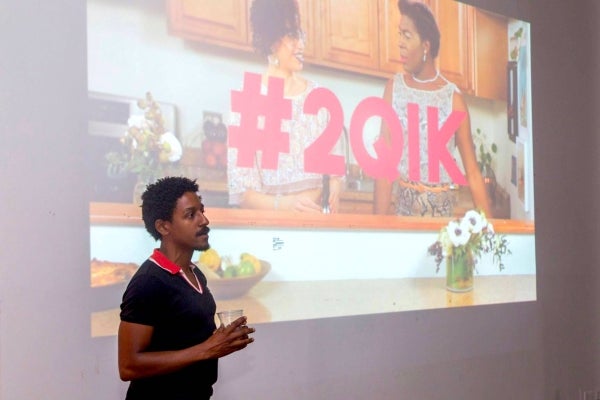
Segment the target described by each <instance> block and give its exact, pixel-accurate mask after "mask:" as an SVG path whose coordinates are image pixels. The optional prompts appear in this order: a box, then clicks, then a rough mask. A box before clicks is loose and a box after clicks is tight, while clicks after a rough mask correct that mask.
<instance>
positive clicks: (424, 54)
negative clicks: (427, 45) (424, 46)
mask: <svg viewBox="0 0 600 400" xmlns="http://www.w3.org/2000/svg"><path fill="white" fill-rule="evenodd" d="M425 61H427V51H424V52H423V62H425Z"/></svg>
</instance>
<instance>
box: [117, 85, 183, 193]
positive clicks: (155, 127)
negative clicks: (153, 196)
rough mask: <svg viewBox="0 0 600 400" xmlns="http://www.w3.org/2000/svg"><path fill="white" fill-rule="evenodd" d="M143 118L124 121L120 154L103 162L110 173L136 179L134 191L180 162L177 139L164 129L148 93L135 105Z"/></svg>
mask: <svg viewBox="0 0 600 400" xmlns="http://www.w3.org/2000/svg"><path fill="white" fill-rule="evenodd" d="M137 104H138V107H139V108H140V109H141V110H143V115H133V116H131V117H129V119H128V121H127V125H128V129H127V131H126V132H125V135H124V136H123V137H122V138H121V139H120V141H121V144H122V145H123V151H119V152H110V153H108V154H107V155H106V159H107V161H108V163H109V165H110V166H111V167H112V170H119V171H127V172H130V173H133V174H136V175H137V181H138V184H137V185H136V186H143V187H138V188H134V201H139V199H137V197H136V191H138V190H142V191H143V190H144V189H145V186H146V185H147V184H148V183H151V182H153V181H155V180H156V179H157V178H160V177H163V176H165V174H166V172H167V170H168V168H169V167H170V166H171V165H172V164H173V163H175V162H177V161H179V159H180V158H181V155H182V152H183V149H182V147H181V143H180V142H179V140H178V139H177V137H176V136H175V135H174V134H173V133H172V132H169V131H167V130H166V129H165V123H164V117H163V115H162V112H161V110H160V107H159V105H158V104H157V103H156V101H155V100H154V98H153V97H152V94H151V93H150V92H148V93H146V97H145V98H144V99H141V100H139V101H138V103H137Z"/></svg>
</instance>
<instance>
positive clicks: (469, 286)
mask: <svg viewBox="0 0 600 400" xmlns="http://www.w3.org/2000/svg"><path fill="white" fill-rule="evenodd" d="M474 268H475V260H474V259H473V253H472V252H471V251H470V250H466V249H454V252H453V253H452V254H451V255H449V256H448V257H446V289H448V290H450V291H451V292H468V291H470V290H473V269H474Z"/></svg>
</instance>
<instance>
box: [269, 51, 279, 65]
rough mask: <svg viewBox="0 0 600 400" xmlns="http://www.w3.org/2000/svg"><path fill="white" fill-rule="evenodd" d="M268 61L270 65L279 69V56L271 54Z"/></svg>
mask: <svg viewBox="0 0 600 400" xmlns="http://www.w3.org/2000/svg"><path fill="white" fill-rule="evenodd" d="M267 60H268V61H269V65H272V66H274V67H279V58H277V56H274V55H272V54H269V55H268V56H267Z"/></svg>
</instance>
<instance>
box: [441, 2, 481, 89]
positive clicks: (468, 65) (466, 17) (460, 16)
mask: <svg viewBox="0 0 600 400" xmlns="http://www.w3.org/2000/svg"><path fill="white" fill-rule="evenodd" d="M432 8H433V12H434V14H435V16H436V18H437V22H438V26H439V27H440V32H441V40H440V52H439V54H438V64H439V65H438V68H439V69H440V72H441V73H442V75H444V76H445V77H446V78H447V79H448V80H449V81H451V82H454V83H455V84H456V85H457V86H458V87H459V88H460V89H461V90H462V91H463V93H465V94H473V92H474V90H473V78H472V60H473V35H472V32H471V25H470V19H471V15H472V12H473V7H471V6H467V5H466V4H463V3H458V2H456V1H454V0H435V2H434V4H433V5H432Z"/></svg>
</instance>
